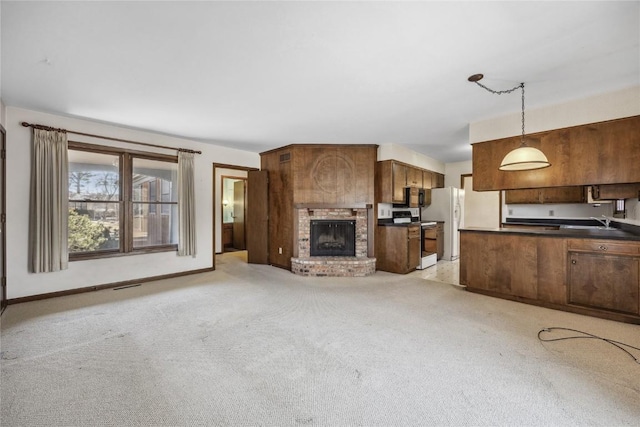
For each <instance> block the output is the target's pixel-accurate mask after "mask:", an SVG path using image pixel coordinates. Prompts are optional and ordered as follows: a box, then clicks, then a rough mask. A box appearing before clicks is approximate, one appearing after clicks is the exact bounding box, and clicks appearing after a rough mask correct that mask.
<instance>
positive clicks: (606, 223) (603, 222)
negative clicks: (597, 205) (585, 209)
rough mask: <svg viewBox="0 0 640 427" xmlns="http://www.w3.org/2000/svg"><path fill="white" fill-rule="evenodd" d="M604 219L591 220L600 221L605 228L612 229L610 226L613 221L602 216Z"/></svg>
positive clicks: (593, 217)
mask: <svg viewBox="0 0 640 427" xmlns="http://www.w3.org/2000/svg"><path fill="white" fill-rule="evenodd" d="M602 217H603V218H604V219H600V218H596V217H595V216H592V217H590V218H591V219H595V220H596V221H598V222H599V223H600V224H602V225H604V228H611V227H610V224H611V220H610V219H609V218H607V217H606V216H605V215H602Z"/></svg>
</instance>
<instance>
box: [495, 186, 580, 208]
mask: <svg viewBox="0 0 640 427" xmlns="http://www.w3.org/2000/svg"><path fill="white" fill-rule="evenodd" d="M584 202H586V198H585V188H584V187H583V186H580V185H577V186H570V187H550V188H528V189H524V190H507V191H505V203H506V204H507V205H510V204H539V203H584Z"/></svg>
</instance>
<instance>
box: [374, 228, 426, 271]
mask: <svg viewBox="0 0 640 427" xmlns="http://www.w3.org/2000/svg"><path fill="white" fill-rule="evenodd" d="M376 248H378V251H377V252H376V259H377V261H376V262H377V269H378V270H382V271H388V272H390V273H401V274H404V273H409V272H411V271H413V270H415V269H416V267H418V265H419V264H420V255H421V250H420V226H419V225H409V226H378V233H377V235H376Z"/></svg>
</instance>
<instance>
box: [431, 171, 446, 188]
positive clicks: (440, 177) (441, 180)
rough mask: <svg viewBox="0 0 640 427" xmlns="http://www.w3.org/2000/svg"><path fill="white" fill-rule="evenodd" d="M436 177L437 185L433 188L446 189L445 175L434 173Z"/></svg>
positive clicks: (433, 185)
mask: <svg viewBox="0 0 640 427" xmlns="http://www.w3.org/2000/svg"><path fill="white" fill-rule="evenodd" d="M433 176H434V177H435V183H434V184H432V188H444V175H443V174H441V173H435V172H434V173H433Z"/></svg>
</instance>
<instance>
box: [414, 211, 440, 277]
mask: <svg viewBox="0 0 640 427" xmlns="http://www.w3.org/2000/svg"><path fill="white" fill-rule="evenodd" d="M436 225H437V223H435V222H423V223H421V224H420V229H421V233H420V251H421V252H422V253H421V256H420V265H418V270H424V269H425V268H427V267H431V266H432V265H436V262H438V254H437V253H436V252H433V251H432V249H433V248H427V247H425V246H426V243H427V241H428V239H426V237H427V236H426V234H427V233H428V232H430V231H432V230H433V231H435V228H436Z"/></svg>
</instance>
